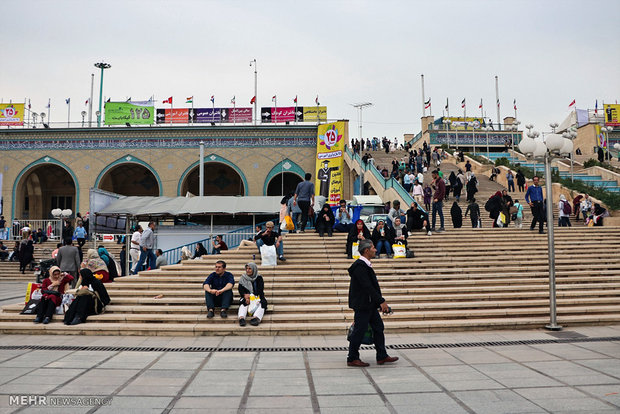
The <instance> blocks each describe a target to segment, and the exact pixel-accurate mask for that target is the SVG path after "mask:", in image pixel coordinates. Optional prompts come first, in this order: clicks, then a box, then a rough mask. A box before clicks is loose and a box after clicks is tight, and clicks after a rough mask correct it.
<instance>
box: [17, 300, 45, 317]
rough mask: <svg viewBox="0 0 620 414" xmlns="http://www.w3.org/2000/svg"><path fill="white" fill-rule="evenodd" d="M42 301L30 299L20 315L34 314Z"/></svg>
mask: <svg viewBox="0 0 620 414" xmlns="http://www.w3.org/2000/svg"><path fill="white" fill-rule="evenodd" d="M39 302H41V299H30V300H29V301H28V303H26V306H24V309H22V311H21V312H20V315H34V313H35V309H36V307H37V305H38V304H39Z"/></svg>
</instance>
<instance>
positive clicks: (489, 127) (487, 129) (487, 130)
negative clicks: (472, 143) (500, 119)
mask: <svg viewBox="0 0 620 414" xmlns="http://www.w3.org/2000/svg"><path fill="white" fill-rule="evenodd" d="M483 129H484V130H485V131H486V133H487V158H489V131H492V130H493V127H492V126H490V125H487V126H485V127H483ZM489 159H490V158H489Z"/></svg>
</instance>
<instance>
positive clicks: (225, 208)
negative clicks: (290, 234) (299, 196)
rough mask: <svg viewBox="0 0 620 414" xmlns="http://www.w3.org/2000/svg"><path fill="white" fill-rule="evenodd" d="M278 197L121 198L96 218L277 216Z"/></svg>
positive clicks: (278, 207) (279, 197) (280, 198)
mask: <svg viewBox="0 0 620 414" xmlns="http://www.w3.org/2000/svg"><path fill="white" fill-rule="evenodd" d="M280 200H282V197H281V196H275V197H269V196H263V197H255V196H254V197H252V196H248V197H239V196H204V197H122V198H119V199H118V200H117V201H114V202H112V203H111V204H109V205H108V206H107V207H105V208H103V209H102V210H101V211H96V212H95V214H97V215H100V216H111V217H113V216H116V217H118V216H131V217H175V216H184V215H192V216H197V215H205V214H276V213H278V212H279V211H280Z"/></svg>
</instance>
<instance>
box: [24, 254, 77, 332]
mask: <svg viewBox="0 0 620 414" xmlns="http://www.w3.org/2000/svg"><path fill="white" fill-rule="evenodd" d="M49 272H50V276H49V277H47V278H45V279H44V280H43V283H42V284H41V293H42V294H43V296H42V297H41V301H40V302H39V303H38V304H37V307H36V308H35V313H36V314H37V317H36V318H35V319H34V323H41V322H43V324H44V325H47V324H48V323H50V321H51V320H52V317H53V316H54V312H55V311H56V308H57V307H58V306H60V304H61V303H62V295H63V294H64V293H65V291H66V290H67V288H68V287H69V284H70V283H71V282H72V281H73V276H71V275H70V274H68V273H62V272H61V271H60V267H58V266H52V267H51V268H50V270H49Z"/></svg>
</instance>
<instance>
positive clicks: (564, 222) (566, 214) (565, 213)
mask: <svg viewBox="0 0 620 414" xmlns="http://www.w3.org/2000/svg"><path fill="white" fill-rule="evenodd" d="M571 213H572V209H571V206H570V203H569V202H568V200H567V199H566V196H565V195H564V194H560V201H559V202H558V214H559V217H558V226H559V227H571V225H570V214H571Z"/></svg>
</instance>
